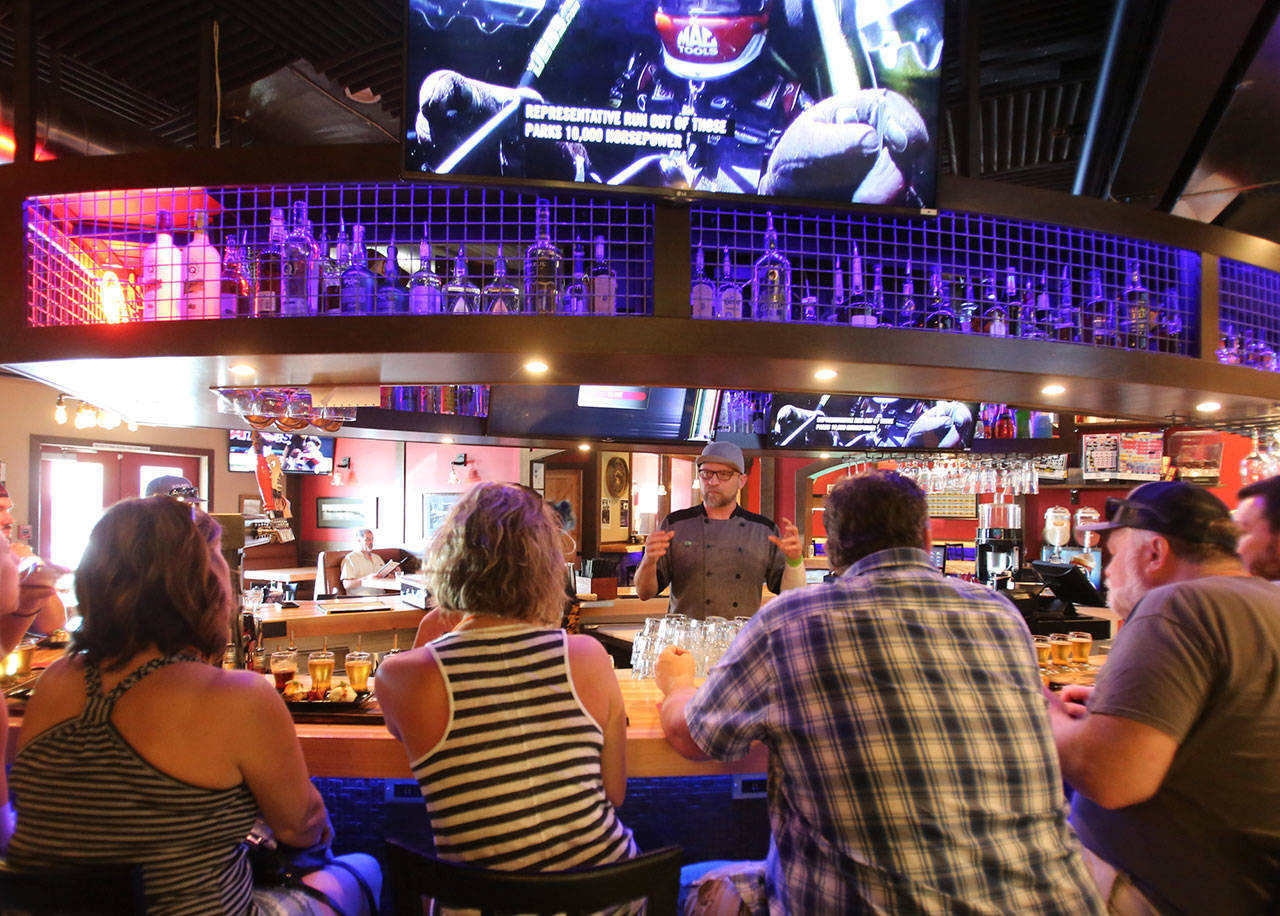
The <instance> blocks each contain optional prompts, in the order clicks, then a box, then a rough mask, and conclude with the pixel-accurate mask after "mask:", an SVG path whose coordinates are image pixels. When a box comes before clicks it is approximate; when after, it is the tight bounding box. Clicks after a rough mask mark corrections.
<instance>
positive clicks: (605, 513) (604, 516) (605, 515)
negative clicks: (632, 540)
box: [600, 499, 610, 528]
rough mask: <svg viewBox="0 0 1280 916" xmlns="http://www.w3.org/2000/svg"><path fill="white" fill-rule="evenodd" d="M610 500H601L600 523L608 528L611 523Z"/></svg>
mask: <svg viewBox="0 0 1280 916" xmlns="http://www.w3.org/2000/svg"><path fill="white" fill-rule="evenodd" d="M609 519H610V513H609V500H608V499H602V500H600V524H601V525H603V526H604V527H606V528H608V527H609V525H610V521H609Z"/></svg>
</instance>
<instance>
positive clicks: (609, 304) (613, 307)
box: [587, 235, 618, 315]
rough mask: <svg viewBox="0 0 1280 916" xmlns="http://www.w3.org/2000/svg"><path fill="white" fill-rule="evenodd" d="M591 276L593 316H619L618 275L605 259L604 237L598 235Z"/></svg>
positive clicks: (593, 250) (588, 290)
mask: <svg viewBox="0 0 1280 916" xmlns="http://www.w3.org/2000/svg"><path fill="white" fill-rule="evenodd" d="M591 253H592V258H591V276H590V277H589V278H588V280H587V301H588V305H589V306H590V311H591V314H592V315H616V314H618V275H617V274H616V273H614V271H613V268H612V267H610V266H609V260H608V258H606V257H605V244H604V236H603V235H597V236H596V238H595V244H594V245H593V246H592V252H591Z"/></svg>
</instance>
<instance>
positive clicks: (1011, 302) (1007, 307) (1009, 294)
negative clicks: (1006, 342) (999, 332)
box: [1004, 264, 1025, 337]
mask: <svg viewBox="0 0 1280 916" xmlns="http://www.w3.org/2000/svg"><path fill="white" fill-rule="evenodd" d="M1024 311H1025V303H1024V302H1023V298H1022V294H1021V293H1020V292H1019V291H1018V271H1017V269H1015V268H1014V266H1013V265H1012V264H1010V265H1009V266H1007V267H1006V268H1005V269H1004V313H1005V315H1006V316H1008V322H1009V336H1010V337H1017V336H1018V335H1019V334H1020V333H1022V313H1023V312H1024Z"/></svg>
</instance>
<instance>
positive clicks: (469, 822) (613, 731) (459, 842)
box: [376, 483, 636, 870]
mask: <svg viewBox="0 0 1280 916" xmlns="http://www.w3.org/2000/svg"><path fill="white" fill-rule="evenodd" d="M425 575H426V582H427V587H428V588H429V589H430V590H431V593H432V594H433V595H434V597H435V600H436V601H437V602H438V604H439V607H440V610H441V612H442V613H443V614H446V615H449V616H450V618H451V619H452V620H454V621H456V624H457V625H456V626H455V627H454V629H453V630H452V631H450V632H448V633H446V634H444V635H443V636H439V637H438V638H436V639H435V640H434V641H432V642H431V643H429V644H428V645H425V646H423V647H421V648H417V649H413V650H411V651H409V652H403V653H401V654H399V655H396V656H394V657H392V658H389V659H387V660H386V661H384V662H383V663H382V665H381V666H380V667H379V668H378V678H377V682H376V690H377V695H378V702H379V703H380V704H381V706H382V712H383V716H384V717H385V719H386V723H387V728H388V729H389V730H390V731H391V733H392V734H393V735H395V736H396V738H398V739H399V740H400V741H401V742H402V743H403V744H404V747H405V751H406V752H407V754H408V757H409V761H410V763H411V765H412V768H413V772H414V775H415V776H416V777H417V779H418V783H419V785H420V786H421V788H422V795H423V798H424V799H425V801H426V806H427V814H428V817H429V819H430V821H431V828H432V831H433V833H434V839H435V844H436V852H437V854H438V855H439V856H440V857H441V858H445V859H450V860H454V861H467V862H470V863H472V864H475V865H480V866H484V867H487V868H495V869H501V870H516V869H548V870H561V869H566V868H573V867H574V866H578V865H587V864H592V865H595V864H603V863H606V862H615V861H619V860H622V859H626V858H630V857H632V856H634V855H635V854H636V846H635V842H634V841H633V840H632V837H631V831H630V830H628V829H627V828H626V827H625V826H624V825H623V824H622V822H621V821H620V820H619V819H618V816H617V814H616V813H615V812H614V808H615V807H616V806H617V805H620V804H622V800H623V797H624V795H625V793H626V759H625V753H626V751H625V748H626V714H625V712H624V710H623V705H622V691H621V690H620V689H619V687H618V681H617V678H616V677H615V676H614V674H613V670H612V665H611V663H610V660H609V656H608V655H607V654H606V653H605V651H604V649H603V648H602V647H601V645H600V643H598V642H597V641H596V640H594V639H592V638H591V637H589V636H571V635H568V634H566V633H565V632H564V630H561V629H559V628H558V625H559V622H560V618H561V615H562V613H563V610H564V602H565V592H564V575H565V569H564V557H563V554H562V552H561V549H560V525H559V520H558V519H553V518H552V517H551V513H550V512H548V511H547V509H546V508H545V507H544V506H543V504H542V501H541V500H540V498H539V497H538V494H537V493H536V492H534V491H531V490H528V489H526V488H524V487H520V486H517V485H514V484H500V483H482V484H477V485H476V486H474V487H472V488H471V489H470V490H468V491H467V492H466V493H464V494H463V495H462V497H461V498H460V499H459V500H458V502H457V504H456V505H455V506H454V507H453V509H452V510H451V511H450V513H449V516H448V518H447V519H446V520H445V522H444V525H443V527H442V528H441V529H440V531H439V532H438V533H437V535H436V537H435V539H434V540H433V541H432V543H431V546H430V547H429V548H428V550H427V559H426V566H425Z"/></svg>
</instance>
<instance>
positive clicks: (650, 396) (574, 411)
mask: <svg viewBox="0 0 1280 916" xmlns="http://www.w3.org/2000/svg"><path fill="white" fill-rule="evenodd" d="M685 414H686V410H685V389H683V388H654V387H648V386H637V385H494V386H493V388H491V389H490V391H489V424H488V427H487V429H486V432H487V434H488V435H490V436H526V437H527V436H552V437H575V438H587V439H617V440H624V441H625V440H640V441H644V440H659V441H668V440H679V439H681V438H682V433H683V432H684V429H685V428H686V426H687V421H686V419H685Z"/></svg>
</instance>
